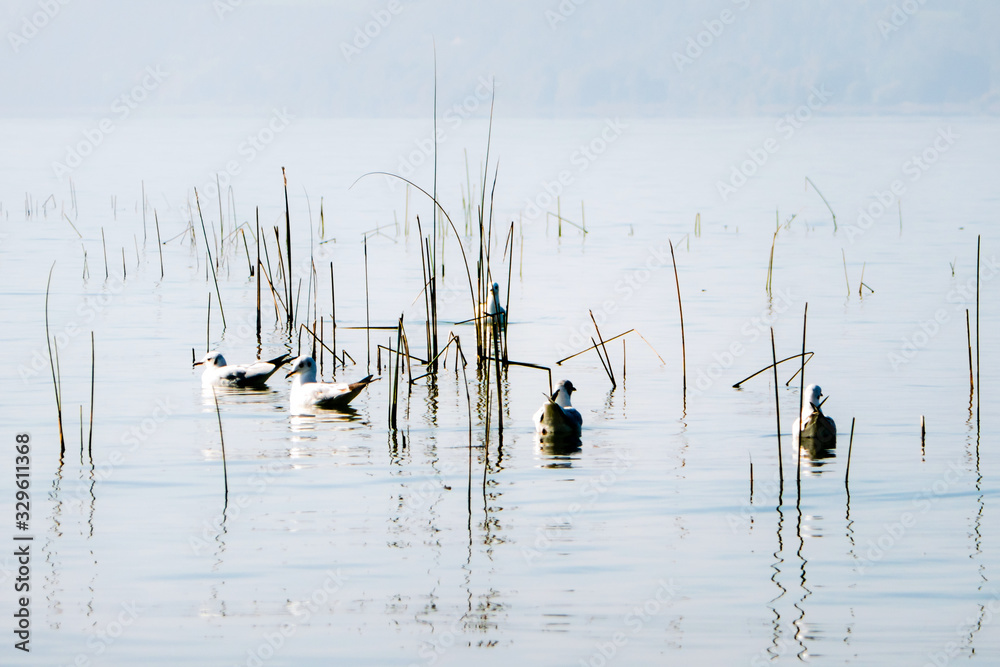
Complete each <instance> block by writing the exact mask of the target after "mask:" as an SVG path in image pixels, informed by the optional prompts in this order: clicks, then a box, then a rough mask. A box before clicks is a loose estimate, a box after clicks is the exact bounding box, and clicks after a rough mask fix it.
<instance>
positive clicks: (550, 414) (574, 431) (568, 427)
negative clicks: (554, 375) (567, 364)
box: [535, 380, 583, 438]
mask: <svg viewBox="0 0 1000 667" xmlns="http://www.w3.org/2000/svg"><path fill="white" fill-rule="evenodd" d="M574 391H576V387H574V386H573V383H572V382H570V381H569V380H563V381H562V382H560V383H559V384H558V386H557V387H556V390H555V392H554V393H553V394H552V397H551V398H549V400H548V401H547V402H546V403H545V404H544V405H543V406H542V407H540V408H539V409H538V412H536V413H535V433H536V434H537V435H538V436H539V437H546V438H579V437H580V429H581V427H582V426H583V417H581V416H580V412H579V411H578V410H577V409H576V408H574V407H573V406H572V404H571V403H570V400H569V396H570V394H572V393H573V392H574Z"/></svg>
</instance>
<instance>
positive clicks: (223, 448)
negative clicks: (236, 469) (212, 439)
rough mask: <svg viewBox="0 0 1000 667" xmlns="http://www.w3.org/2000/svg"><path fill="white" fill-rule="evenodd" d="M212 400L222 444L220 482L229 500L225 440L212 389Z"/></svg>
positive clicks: (217, 403)
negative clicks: (223, 485)
mask: <svg viewBox="0 0 1000 667" xmlns="http://www.w3.org/2000/svg"><path fill="white" fill-rule="evenodd" d="M212 398H213V399H215V416H216V417H217V418H218V420H219V442H220V443H222V480H223V483H224V484H225V489H226V498H227V499H228V498H229V472H228V470H227V466H226V439H225V437H223V435H222V412H221V411H220V410H219V396H218V394H216V393H215V387H212Z"/></svg>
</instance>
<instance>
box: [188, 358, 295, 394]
mask: <svg viewBox="0 0 1000 667" xmlns="http://www.w3.org/2000/svg"><path fill="white" fill-rule="evenodd" d="M289 359H291V355H288V354H283V355H281V356H280V357H275V358H274V359H270V360H268V361H261V360H259V359H258V360H257V361H255V362H253V363H252V364H233V365H227V364H226V358H225V357H223V356H222V354H221V353H220V352H217V351H215V350H212V351H211V352H209V353H208V354H206V355H205V356H204V358H202V360H201V361H196V362H194V366H201V365H204V366H205V372H204V373H202V374H201V383H202V384H203V385H206V386H214V387H235V388H237V389H263V388H264V387H265V386H266V385H267V379H268V378H269V377H271V376H272V375H274V372H275V371H276V370H278V369H279V368H281V366H283V365H284V364H286V363H288V360H289Z"/></svg>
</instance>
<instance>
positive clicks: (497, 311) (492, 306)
mask: <svg viewBox="0 0 1000 667" xmlns="http://www.w3.org/2000/svg"><path fill="white" fill-rule="evenodd" d="M490 292H491V296H490V300H489V303H487V304H486V318H487V319H488V320H490V321H492V320H496V322H497V325H498V326H499V327H500V328H503V327H505V326H507V311H506V310H504V307H503V306H501V305H500V285H499V284H498V283H493V287H492V288H490Z"/></svg>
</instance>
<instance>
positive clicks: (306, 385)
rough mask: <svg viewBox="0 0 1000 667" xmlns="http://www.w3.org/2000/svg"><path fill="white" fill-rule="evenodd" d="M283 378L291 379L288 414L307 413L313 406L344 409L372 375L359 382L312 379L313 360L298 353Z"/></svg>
mask: <svg viewBox="0 0 1000 667" xmlns="http://www.w3.org/2000/svg"><path fill="white" fill-rule="evenodd" d="M285 377H286V378H288V377H290V378H292V397H291V406H290V407H291V410H292V414H295V415H301V414H311V411H312V409H314V408H324V409H332V410H340V409H343V408H346V407H347V405H348V403H350V402H351V401H353V400H354V399H355V397H357V395H358V394H360V393H361V390H362V389H364V388H365V387H367V386H368V385H369V384H371V382H372V376H371V375H369V376H368V377H366V378H364V379H363V380H360V381H359V382H352V383H350V384H348V383H346V382H338V383H334V384H331V383H329V382H316V362H315V361H313V358H312V357H309V356H302V357H299V358H297V359H295V361H294V362H292V370H290V371H288V375H286V376H285Z"/></svg>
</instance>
